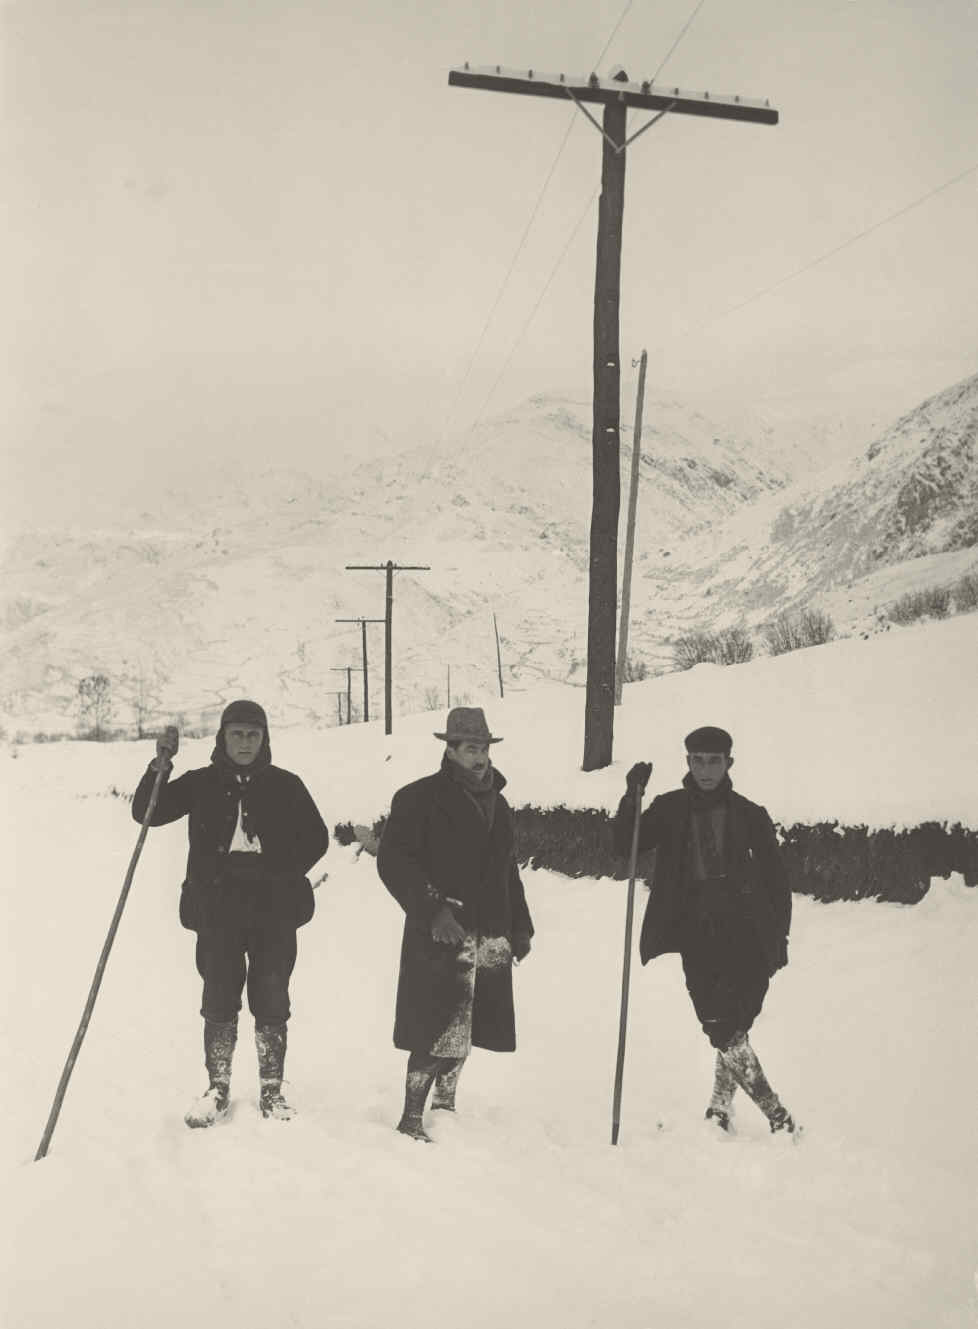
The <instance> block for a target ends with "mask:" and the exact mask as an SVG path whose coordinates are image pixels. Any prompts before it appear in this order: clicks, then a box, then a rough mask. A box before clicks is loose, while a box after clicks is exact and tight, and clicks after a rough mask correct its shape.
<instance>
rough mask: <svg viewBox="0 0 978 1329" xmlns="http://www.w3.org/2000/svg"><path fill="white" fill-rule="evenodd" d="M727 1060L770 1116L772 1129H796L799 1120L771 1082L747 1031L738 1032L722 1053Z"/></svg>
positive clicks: (737, 1076)
mask: <svg viewBox="0 0 978 1329" xmlns="http://www.w3.org/2000/svg"><path fill="white" fill-rule="evenodd" d="M721 1056H722V1057H723V1060H724V1063H725V1065H726V1066H727V1068H728V1069H729V1071H730V1072H731V1074H732V1075H733V1077H734V1079H735V1080H736V1081H737V1083H738V1084H739V1085H740V1087H741V1089H743V1091H744V1093H745V1094H747V1096H748V1097H749V1098H750V1099H752V1100H753V1101H754V1102H755V1103H756V1104H757V1106H758V1107H759V1108H760V1109H761V1111H762V1112H763V1113H764V1115H765V1117H767V1119H768V1121H769V1122H770V1125H771V1130H772V1131H787V1132H789V1134H790V1133H792V1132H794V1130H795V1123H794V1120H793V1118H792V1116H791V1114H790V1113H789V1112H788V1110H787V1108H786V1107H785V1106H784V1104H783V1103H782V1102H781V1100H780V1098H778V1096H777V1094H776V1093H775V1092H774V1090H773V1089H772V1088H771V1086H770V1084H768V1081H767V1076H766V1075H765V1074H764V1071H763V1069H762V1067H761V1063H760V1062H759V1061H758V1060H757V1053H756V1052H755V1051H754V1049H753V1048H752V1047H751V1045H750V1043H749V1042H748V1041H747V1035H746V1034H736V1035H735V1036H734V1038H733V1040H732V1042H730V1043H729V1044H728V1045H727V1046H726V1047H725V1048H724V1049H723V1050H722V1052H721Z"/></svg>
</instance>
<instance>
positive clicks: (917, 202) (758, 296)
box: [683, 162, 978, 335]
mask: <svg viewBox="0 0 978 1329" xmlns="http://www.w3.org/2000/svg"><path fill="white" fill-rule="evenodd" d="M975 171H978V162H974V163H973V164H972V165H971V166H969V167H967V169H966V170H964V171H961V172H960V173H959V174H958V175H955V176H953V177H952V178H951V179H950V180H945V181H944V183H943V184H940V185H936V186H935V187H934V188H933V189H929V190H928V191H927V193H926V194H921V196H920V197H919V198H915V199H914V200H913V202H912V203H907V204H905V205H904V206H903V207H902V208H898V209H897V210H896V212H891V213H890V214H889V216H887V217H883V218H881V219H880V220H879V221H878V222H874V223H873V224H872V226H867V227H866V228H865V229H864V230H862V231H859V232H858V233H857V234H856V235H851V236H850V237H849V238H848V240H843V241H842V243H841V244H838V245H835V246H834V248H832V249H827V250H826V251H825V253H824V254H819V256H818V257H817V258H813V259H809V261H808V262H807V263H804V264H803V265H802V266H801V267H800V268H795V270H794V272H789V273H788V274H787V275H786V276H784V277H779V278H778V280H777V281H776V282H772V283H771V285H770V286H765V287H764V288H763V289H762V290H760V291H756V292H755V293H754V294H753V295H750V296H748V297H747V299H746V300H741V301H740V303H739V304H736V305H731V307H730V308H729V309H726V310H724V312H723V313H722V314H716V315H714V316H713V317H712V318H709V319H707V320H706V321H705V322H703V323H697V324H695V325H693V326H691V327H689V328H687V329H686V333H685V334H683V335H687V334H688V333H690V332H700V331H702V330H703V329H704V328H708V327H712V325H713V324H714V323H719V322H720V321H721V320H722V319H725V318H729V317H730V316H731V314H736V313H739V312H740V310H741V309H746V308H747V306H748V305H752V304H754V303H755V302H756V301H757V300H763V299H764V297H765V296H766V295H770V294H771V292H772V291H777V290H778V289H779V288H780V287H782V286H786V285H787V284H788V282H790V281H794V280H795V278H796V277H800V276H801V275H802V274H803V273H805V272H811V270H812V268H816V267H818V266H819V264H820V263H826V262H828V260H829V259H830V258H834V257H835V255H836V254H841V253H842V251H843V250H844V249H849V248H850V246H852V245H854V244H857V243H858V242H859V241H860V240H864V239H865V238H866V236H867V235H872V234H873V232H874V231H878V230H880V229H881V228H882V227H884V226H888V225H889V224H890V222H893V221H897V220H898V218H900V217H905V216H906V215H907V213H908V212H912V211H913V210H914V208H919V207H920V206H921V205H922V204H923V203H926V202H927V201H928V200H929V199H932V198H934V197H935V195H937V194H940V193H943V191H944V190H945V189H950V188H951V186H952V185H956V184H958V183H959V182H960V181H961V180H964V179H965V178H966V177H967V176H969V175H973V174H974V173H975Z"/></svg>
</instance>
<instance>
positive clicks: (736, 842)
mask: <svg viewBox="0 0 978 1329" xmlns="http://www.w3.org/2000/svg"><path fill="white" fill-rule="evenodd" d="M685 745H686V765H687V767H688V771H687V773H686V775H685V777H684V779H683V787H682V788H681V789H674V790H670V791H669V792H668V793H665V794H660V795H659V796H658V797H657V798H655V799H653V801H652V803H651V805H650V806H649V807H648V808H647V809H646V810H645V812H643V813H642V816H641V820H640V824H639V839H638V847H639V849H640V850H643V849H655V850H656V861H655V874H654V878H653V882H652V891H651V894H650V896H649V902H648V905H647V906H646V910H645V918H644V920H643V924H642V935H641V942H640V948H639V950H640V955H641V959H642V963H643V964H647V963H648V962H649V960H652V959H654V958H655V957H656V956H658V955H664V954H666V953H667V952H670V951H673V952H674V951H678V952H679V954H680V956H681V957H682V963H683V973H684V974H685V977H686V987H687V989H688V990H689V995H690V997H691V998H692V1002H693V1007H694V1009H695V1011H696V1016H697V1018H698V1020H699V1021H700V1024H701V1025H702V1028H703V1032H704V1033H705V1034H706V1035H707V1037H708V1038H709V1040H710V1042H711V1044H712V1045H713V1047H715V1048H716V1050H717V1051H716V1069H715V1079H714V1086H713V1097H712V1099H711V1101H710V1105H709V1107H708V1108H707V1110H706V1117H707V1120H709V1121H712V1122H714V1123H715V1124H716V1125H717V1126H718V1127H719V1128H720V1129H721V1130H723V1131H729V1130H730V1129H731V1126H732V1106H733V1097H734V1093H735V1091H736V1088H737V1086H738V1085H739V1086H740V1087H741V1088H742V1089H743V1090H744V1091H745V1093H746V1094H747V1095H748V1096H749V1097H750V1098H751V1099H752V1100H753V1102H754V1103H756V1105H757V1106H758V1107H759V1108H760V1110H761V1111H762V1112H763V1113H764V1115H765V1116H766V1117H767V1119H768V1122H769V1123H770V1127H771V1130H772V1131H775V1132H776V1131H785V1132H789V1133H794V1132H795V1131H796V1129H798V1128H797V1127H796V1124H795V1121H794V1119H793V1118H792V1116H791V1114H790V1113H789V1112H788V1110H787V1109H786V1108H785V1106H784V1104H783V1103H782V1102H781V1100H780V1099H779V1098H778V1096H777V1094H776V1093H775V1092H774V1090H773V1089H772V1088H771V1086H770V1084H769V1083H768V1081H767V1078H766V1076H765V1074H764V1071H763V1070H762V1068H761V1064H760V1062H759V1061H758V1059H757V1055H756V1053H755V1052H754V1049H753V1048H752V1047H751V1045H750V1041H749V1040H748V1037H747V1035H748V1033H749V1031H750V1028H751V1026H752V1024H753V1023H754V1021H755V1019H756V1018H757V1016H758V1015H759V1014H760V1011H761V1006H762V1005H763V1002H764V998H765V996H766V994H767V989H768V983H769V981H770V979H771V977H772V975H773V974H775V973H776V972H777V970H779V969H781V968H783V967H784V966H785V965H786V964H787V963H788V930H789V927H790V924H791V891H790V889H789V887H788V881H787V877H786V874H785V870H784V866H783V863H782V861H781V854H780V851H779V849H778V842H777V838H776V836H775V832H774V826H773V825H772V823H771V819H770V817H769V816H768V814H767V812H766V810H765V809H764V808H762V807H761V806H760V805H759V804H757V803H752V802H751V801H750V800H749V799H746V798H743V797H742V796H741V795H740V794H738V793H735V792H734V789H733V785H732V784H731V781H730V774H729V772H730V768H731V766H732V765H733V760H734V759H733V757H732V755H731V751H732V748H733V739H732V738H731V737H730V735H729V734H728V733H727V731H726V730H725V729H718V728H716V727H715V726H713V725H706V726H704V727H703V728H701V729H694V730H693V732H692V733H691V734H688V735H687V737H686V742H685ZM651 774H652V763H651V762H638V763H637V764H636V765H635V766H633V767H632V769H631V770H630V771H629V772H628V775H627V777H626V780H627V791H626V793H625V796H624V798H623V799H622V800H621V803H620V804H619V806H618V812H617V815H616V817H615V821H614V833H615V847H616V849H617V851H618V853H619V854H620V855H622V856H625V855H626V854H627V853H628V852H629V850H630V846H631V836H632V828H633V825H634V819H635V811H636V806H637V803H638V802H639V800H640V799H641V795H642V791H643V790H644V788H645V785H646V783H647V782H648V779H649V777H650V775H651Z"/></svg>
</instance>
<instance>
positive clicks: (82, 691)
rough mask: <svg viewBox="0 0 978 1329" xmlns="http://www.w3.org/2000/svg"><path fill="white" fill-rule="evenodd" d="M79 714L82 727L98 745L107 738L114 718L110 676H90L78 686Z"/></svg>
mask: <svg viewBox="0 0 978 1329" xmlns="http://www.w3.org/2000/svg"><path fill="white" fill-rule="evenodd" d="M78 713H79V718H80V720H81V723H82V725H85V724H88V725H89V733H90V735H91V737H92V738H94V739H95V741H96V742H97V743H101V742H102V741H103V740H104V739H105V737H106V729H107V727H108V723H109V721H110V720H111V718H112V683H111V681H110V679H109V676H108V674H89V676H88V677H87V678H83V679H82V680H81V682H80V683H79V684H78Z"/></svg>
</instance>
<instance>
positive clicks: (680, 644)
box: [672, 632, 716, 669]
mask: <svg viewBox="0 0 978 1329" xmlns="http://www.w3.org/2000/svg"><path fill="white" fill-rule="evenodd" d="M715 640H716V639H715V637H714V636H713V633H712V632H688V633H686V635H685V636H682V637H677V638H676V644H675V646H674V647H673V652H672V658H673V661H674V663H675V665H676V668H677V669H692V667H693V665H698V664H712V663H714V660H713V651H714V642H715Z"/></svg>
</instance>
